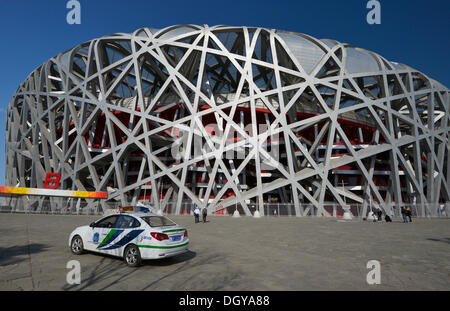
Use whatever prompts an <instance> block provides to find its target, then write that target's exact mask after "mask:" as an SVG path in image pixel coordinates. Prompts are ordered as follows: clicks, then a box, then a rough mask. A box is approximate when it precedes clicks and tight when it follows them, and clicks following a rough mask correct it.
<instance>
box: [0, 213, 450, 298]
mask: <svg viewBox="0 0 450 311" xmlns="http://www.w3.org/2000/svg"><path fill="white" fill-rule="evenodd" d="M98 218H99V216H57V215H24V214H7V213H2V214H0V290H232V291H240V290H261V291H265V290H275V291H278V290H348V291H351V290H449V289H450V220H449V219H413V222H412V223H408V224H404V223H401V221H400V220H399V219H394V222H392V223H384V222H378V223H372V222H362V221H358V220H355V221H349V222H345V221H340V220H337V219H335V218H315V217H314V218H312V217H304V218H296V217H292V218H288V217H265V218H260V219H255V218H251V217H241V218H232V217H228V216H215V217H208V222H207V223H199V224H195V223H194V219H193V217H190V216H172V217H170V218H172V219H173V220H175V221H176V222H177V223H179V224H180V225H183V226H186V227H187V229H188V232H189V237H190V239H191V243H190V247H189V249H190V251H189V252H187V253H185V254H183V255H181V256H179V257H175V258H171V259H162V260H156V261H146V262H144V265H143V266H141V267H139V268H129V267H127V266H126V265H125V263H124V262H123V261H122V260H121V259H116V258H113V257H107V256H103V255H97V254H93V253H87V254H84V255H81V256H75V255H73V254H72V253H71V252H70V249H69V247H68V245H67V243H68V242H67V240H68V236H69V234H70V232H71V231H72V230H73V229H74V228H75V227H77V226H80V225H85V224H89V223H90V222H92V221H94V220H96V219H98ZM72 259H76V260H78V261H79V262H80V263H81V284H80V285H69V284H67V283H66V274H67V273H68V272H69V269H67V268H66V265H67V262H68V261H69V260H72ZM370 260H378V261H379V262H380V264H381V284H380V285H368V284H367V282H366V276H367V274H368V273H369V271H370V269H368V268H367V267H366V265H367V262H368V261H370Z"/></svg>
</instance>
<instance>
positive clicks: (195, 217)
mask: <svg viewBox="0 0 450 311" xmlns="http://www.w3.org/2000/svg"><path fill="white" fill-rule="evenodd" d="M199 218H200V209H199V208H198V206H196V207H195V209H194V219H195V223H198V222H200V219H199Z"/></svg>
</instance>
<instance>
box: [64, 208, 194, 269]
mask: <svg viewBox="0 0 450 311" xmlns="http://www.w3.org/2000/svg"><path fill="white" fill-rule="evenodd" d="M188 244H189V238H188V233H187V230H186V228H183V227H181V226H179V225H177V224H176V223H175V222H173V221H172V220H170V219H169V218H167V217H165V216H161V215H157V214H154V213H128V212H120V213H118V214H113V215H109V216H105V217H103V218H101V219H99V220H97V221H95V222H93V223H91V224H90V225H89V226H82V227H78V228H76V229H75V230H74V231H72V233H71V234H70V237H69V246H70V249H71V250H72V253H74V254H76V255H79V254H82V253H83V252H84V251H92V252H98V253H103V254H108V255H112V256H117V257H122V258H123V259H124V260H125V262H126V264H127V265H129V266H131V267H137V266H139V265H140V264H141V262H142V260H145V259H158V258H166V257H172V256H175V255H179V254H182V253H184V252H186V251H187V250H188Z"/></svg>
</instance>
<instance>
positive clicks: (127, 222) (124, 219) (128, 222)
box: [116, 215, 140, 229]
mask: <svg viewBox="0 0 450 311" xmlns="http://www.w3.org/2000/svg"><path fill="white" fill-rule="evenodd" d="M139 226H140V223H139V221H137V220H136V219H135V218H134V217H131V216H126V215H121V216H119V219H118V220H117V223H116V228H122V229H125V228H136V227H139Z"/></svg>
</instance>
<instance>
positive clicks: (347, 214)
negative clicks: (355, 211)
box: [342, 206, 353, 220]
mask: <svg viewBox="0 0 450 311" xmlns="http://www.w3.org/2000/svg"><path fill="white" fill-rule="evenodd" d="M343 209H344V215H343V216H342V219H344V220H352V219H353V217H352V214H351V213H350V207H348V206H347V207H343Z"/></svg>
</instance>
